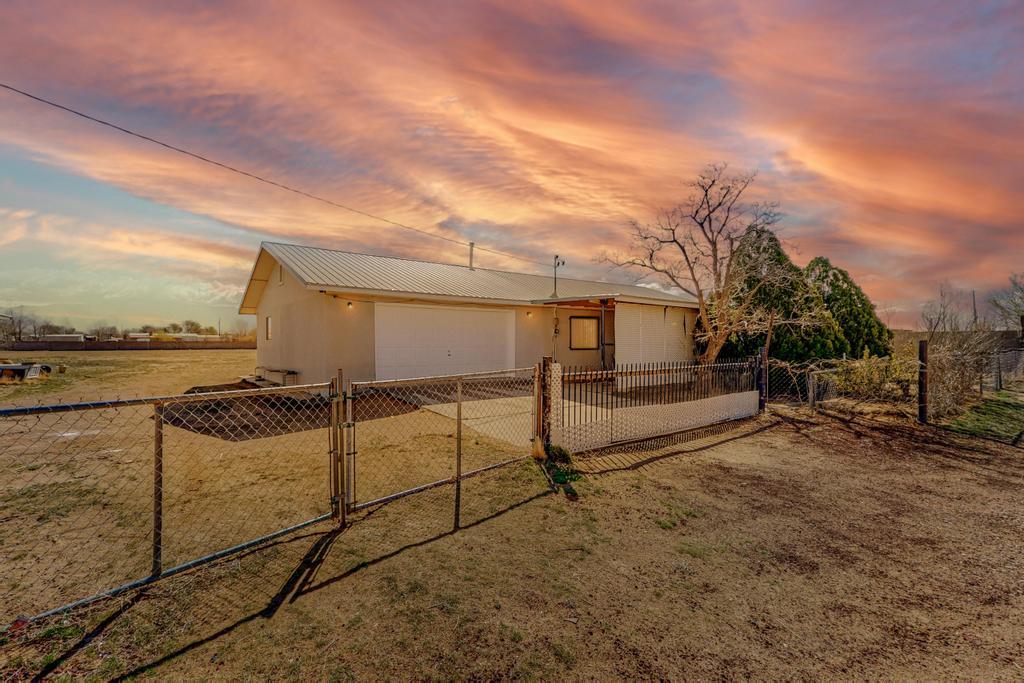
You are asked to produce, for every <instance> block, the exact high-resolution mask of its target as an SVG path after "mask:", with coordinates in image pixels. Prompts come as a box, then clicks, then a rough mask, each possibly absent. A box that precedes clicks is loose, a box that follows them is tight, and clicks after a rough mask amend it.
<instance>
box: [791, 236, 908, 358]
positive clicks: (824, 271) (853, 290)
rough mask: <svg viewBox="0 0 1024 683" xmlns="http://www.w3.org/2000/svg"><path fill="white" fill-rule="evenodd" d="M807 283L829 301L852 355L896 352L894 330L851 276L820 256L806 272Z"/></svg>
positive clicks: (808, 266)
mask: <svg viewBox="0 0 1024 683" xmlns="http://www.w3.org/2000/svg"><path fill="white" fill-rule="evenodd" d="M804 273H805V274H806V277H807V281H808V282H809V283H810V285H811V286H812V287H813V288H814V289H815V291H816V292H817V293H818V294H819V296H820V297H821V299H822V300H823V301H824V302H825V306H826V307H827V308H828V310H829V312H830V313H831V314H832V317H833V318H835V320H836V322H837V323H839V326H840V327H841V328H842V330H843V336H845V337H846V340H847V341H848V342H849V344H850V354H851V355H852V356H853V357H854V358H861V357H863V356H864V355H865V353H866V354H868V355H872V356H887V355H889V354H890V353H891V352H892V331H891V330H889V328H887V327H886V326H885V324H884V323H883V322H882V321H881V320H879V318H878V315H877V314H876V313H875V305H874V304H873V303H871V300H870V299H869V298H868V297H867V295H866V294H864V291H863V290H862V289H861V288H860V287H858V286H857V283H856V282H854V281H853V278H852V277H850V274H849V273H847V272H846V271H845V270H843V269H841V268H836V267H835V266H833V265H832V264H831V263H830V262H829V260H828V259H827V258H825V257H823V256H818V257H817V258H815V259H813V260H812V261H811V262H810V263H808V264H807V267H806V268H805V269H804Z"/></svg>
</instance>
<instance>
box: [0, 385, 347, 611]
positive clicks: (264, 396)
mask: <svg viewBox="0 0 1024 683" xmlns="http://www.w3.org/2000/svg"><path fill="white" fill-rule="evenodd" d="M329 392H330V385H328V384H315V385H306V386H295V387H286V388H272V389H254V390H242V391H232V392H216V393H207V394H199V393H197V394H184V395H178V396H162V397H154V398H143V399H128V400H118V401H104V402H91V403H77V404H54V405H39V406H28V407H19V408H9V409H4V410H0V520H2V524H0V565H2V566H3V570H4V571H3V574H4V581H3V583H2V584H0V622H2V623H3V624H7V623H10V622H12V621H14V620H16V619H18V618H19V617H24V616H29V617H42V616H49V615H51V614H53V613H56V612H59V611H63V610H65V609H69V608H71V607H76V606H80V605H83V604H86V603H88V602H91V601H93V600H96V599H99V598H102V597H106V596H110V595H115V594H118V593H121V592H124V591H127V590H130V589H132V588H136V587H139V586H141V585H145V584H148V583H152V582H153V581H156V580H158V579H161V578H165V577H167V576H170V575H173V574H177V573H179V572H182V571H185V570H186V569H191V568H192V567H195V566H198V565H200V564H203V563H205V562H209V561H212V560H215V559H218V558H220V557H224V556H226V555H229V554H231V553H234V552H238V551H239V550H242V549H245V548H248V547H251V546H253V545H255V544H258V543H262V542H264V541H267V540H270V539H271V538H275V537H277V536H280V535H282V534H284V533H288V532H290V531H293V530H295V529H297V528H301V527H303V526H306V525H309V524H313V523H315V522H317V521H321V520H324V519H329V518H330V517H331V509H330V499H329V496H328V490H329V485H330V482H329V478H330V475H329V471H328V468H327V462H326V459H325V453H326V451H327V444H328V441H329V438H328V436H329V435H328V432H329V431H330V428H331V407H330V406H331V397H330V393H329Z"/></svg>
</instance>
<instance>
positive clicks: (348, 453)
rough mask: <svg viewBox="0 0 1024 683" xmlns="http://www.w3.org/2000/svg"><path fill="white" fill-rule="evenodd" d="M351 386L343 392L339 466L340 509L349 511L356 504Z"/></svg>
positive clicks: (354, 427)
mask: <svg viewBox="0 0 1024 683" xmlns="http://www.w3.org/2000/svg"><path fill="white" fill-rule="evenodd" d="M353 393H354V392H353V391H352V385H351V384H349V386H348V391H345V393H344V396H345V427H344V430H343V431H342V435H343V439H344V444H345V448H344V455H343V457H342V464H341V479H342V485H341V490H342V492H343V495H344V500H343V501H342V508H343V509H344V510H345V511H346V513H347V511H348V510H351V509H352V506H353V505H355V503H356V498H355V488H356V459H355V458H356V413H355V406H354V405H353V403H352V401H353Z"/></svg>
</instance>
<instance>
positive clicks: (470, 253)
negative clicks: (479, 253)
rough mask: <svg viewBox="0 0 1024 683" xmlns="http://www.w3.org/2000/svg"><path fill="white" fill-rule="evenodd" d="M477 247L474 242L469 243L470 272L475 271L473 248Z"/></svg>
mask: <svg viewBox="0 0 1024 683" xmlns="http://www.w3.org/2000/svg"><path fill="white" fill-rule="evenodd" d="M475 246H476V244H475V243H474V242H470V243H469V269H470V270H473V247H475Z"/></svg>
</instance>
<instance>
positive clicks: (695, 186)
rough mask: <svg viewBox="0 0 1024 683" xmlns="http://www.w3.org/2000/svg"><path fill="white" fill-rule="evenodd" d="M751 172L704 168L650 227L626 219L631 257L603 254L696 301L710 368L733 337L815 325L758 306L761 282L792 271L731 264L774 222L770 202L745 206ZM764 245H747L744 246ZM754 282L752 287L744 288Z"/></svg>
mask: <svg viewBox="0 0 1024 683" xmlns="http://www.w3.org/2000/svg"><path fill="white" fill-rule="evenodd" d="M754 178H755V174H754V173H750V172H739V173H730V172H729V170H728V166H727V165H726V164H711V165H709V166H707V167H706V168H705V169H704V170H703V171H702V172H701V173H700V174H699V175H698V176H697V178H696V179H695V180H693V181H692V182H690V183H689V184H688V188H689V190H690V193H689V195H688V196H687V198H686V199H685V201H683V202H682V203H681V204H679V205H678V206H676V207H674V208H671V209H668V210H663V211H660V212H659V213H658V215H657V217H656V218H655V221H654V222H653V223H650V224H648V223H641V222H639V221H636V220H633V221H631V222H630V227H631V231H632V236H633V245H632V250H631V252H632V255H630V256H628V257H617V256H614V255H605V256H604V257H603V260H605V261H606V262H609V263H613V264H615V265H617V266H627V267H634V268H637V269H639V270H643V271H647V273H648V274H652V275H655V276H657V277H658V278H660V279H661V280H662V281H663V282H665V283H666V284H668V285H670V286H673V287H677V288H678V289H681V290H682V291H684V292H686V293H687V294H690V295H691V296H693V297H694V298H695V299H696V300H697V307H698V316H699V321H700V326H699V328H700V329H699V331H698V334H697V338H698V340H699V341H701V342H702V343H703V345H704V351H703V353H702V354H701V357H700V360H701V361H702V362H705V363H710V362H714V361H715V359H716V358H717V357H718V354H719V353H720V352H721V350H722V347H723V346H724V345H725V344H726V342H727V341H728V340H729V337H730V336H732V335H733V334H747V335H756V334H763V333H769V334H770V331H771V330H772V329H773V328H774V327H778V326H779V325H784V324H815V323H814V321H812V320H809V319H808V320H800V321H796V320H786V319H781V318H780V317H779V316H778V312H777V311H774V310H768V309H766V308H765V307H762V306H759V305H758V299H759V296H758V295H759V293H760V291H761V288H762V286H763V285H765V284H769V283H774V284H776V285H779V286H784V285H785V283H783V282H780V281H778V280H779V278H790V277H791V276H792V273H791V272H789V271H788V270H785V269H776V268H773V264H771V263H769V262H767V261H764V260H761V259H759V258H756V255H755V256H754V257H752V258H743V259H738V258H736V256H737V255H738V254H739V253H740V250H741V249H742V248H743V247H744V236H745V235H748V234H750V235H756V234H757V233H759V232H761V231H764V230H768V231H771V229H772V226H774V225H775V224H776V223H778V221H779V219H780V217H781V216H780V214H779V212H778V205H777V204H776V203H750V202H747V201H745V198H744V197H745V195H746V193H747V191H748V190H749V189H750V187H751V185H752V184H753V183H754ZM755 243H756V244H757V245H759V244H760V243H763V241H757V240H751V244H755ZM752 282H753V283H754V284H753V285H752V284H751V283H752Z"/></svg>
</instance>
